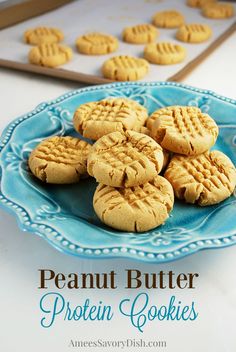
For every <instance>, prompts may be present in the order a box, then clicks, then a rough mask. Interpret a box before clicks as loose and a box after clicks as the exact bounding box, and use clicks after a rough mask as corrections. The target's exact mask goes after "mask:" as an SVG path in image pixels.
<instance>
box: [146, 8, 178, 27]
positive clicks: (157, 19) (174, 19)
mask: <svg viewBox="0 0 236 352" xmlns="http://www.w3.org/2000/svg"><path fill="white" fill-rule="evenodd" d="M152 23H153V24H154V26H156V27H159V28H178V27H180V26H182V25H183V24H184V17H183V15H182V14H181V13H180V12H178V11H175V10H168V11H162V12H157V13H156V14H155V15H154V16H153V19H152Z"/></svg>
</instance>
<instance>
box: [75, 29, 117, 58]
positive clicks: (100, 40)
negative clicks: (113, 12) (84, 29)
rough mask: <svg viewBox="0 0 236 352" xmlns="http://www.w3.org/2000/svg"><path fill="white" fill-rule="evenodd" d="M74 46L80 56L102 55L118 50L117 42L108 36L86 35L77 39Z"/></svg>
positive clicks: (98, 34)
mask: <svg viewBox="0 0 236 352" xmlns="http://www.w3.org/2000/svg"><path fill="white" fill-rule="evenodd" d="M76 46H77V49H78V51H79V52H80V53H82V54H86V55H104V54H109V53H112V52H114V51H116V50H117V49H118V40H117V39H116V38H115V37H113V36H112V35H108V34H103V33H88V34H84V35H82V36H81V37H79V38H78V39H77V41H76Z"/></svg>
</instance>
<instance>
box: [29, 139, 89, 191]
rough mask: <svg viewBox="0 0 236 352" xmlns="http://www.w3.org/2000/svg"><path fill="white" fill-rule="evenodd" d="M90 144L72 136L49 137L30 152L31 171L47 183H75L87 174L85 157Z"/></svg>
mask: <svg viewBox="0 0 236 352" xmlns="http://www.w3.org/2000/svg"><path fill="white" fill-rule="evenodd" d="M91 148H92V146H91V145H90V144H88V143H86V142H85V141H82V140H80V139H78V138H73V137H57V136H56V137H51V138H48V139H45V140H44V141H43V142H41V143H40V144H39V145H38V146H37V147H36V148H35V149H34V150H33V151H32V152H31V154H30V157H29V167H30V170H31V171H32V173H33V174H34V175H35V176H36V177H37V178H39V179H40V180H41V181H43V182H47V183H57V184H65V183H76V182H78V181H79V180H80V177H81V176H82V175H86V174H87V157H88V153H89V151H90V149H91Z"/></svg>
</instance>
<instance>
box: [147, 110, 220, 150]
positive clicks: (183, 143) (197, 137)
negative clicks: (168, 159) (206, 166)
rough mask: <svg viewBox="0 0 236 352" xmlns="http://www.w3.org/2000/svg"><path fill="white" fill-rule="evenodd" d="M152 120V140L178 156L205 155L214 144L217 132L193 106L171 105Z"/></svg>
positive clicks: (214, 125)
mask: <svg viewBox="0 0 236 352" xmlns="http://www.w3.org/2000/svg"><path fill="white" fill-rule="evenodd" d="M151 120H153V122H152V124H151V137H152V138H154V139H155V140H156V141H157V142H158V143H159V144H160V145H161V146H162V148H165V149H167V150H169V151H171V152H174V153H177V154H184V155H198V154H201V153H204V152H205V151H207V150H208V149H210V147H212V146H213V145H214V144H215V142H216V139H217V136H218V132H219V130H218V127H217V125H216V123H215V121H214V120H213V119H212V118H211V117H210V116H209V115H208V114H204V113H202V112H201V110H200V109H199V108H197V107H192V106H170V107H167V108H166V109H165V108H163V109H160V110H157V111H155V112H154V113H153V114H152V116H151ZM149 125H150V122H149Z"/></svg>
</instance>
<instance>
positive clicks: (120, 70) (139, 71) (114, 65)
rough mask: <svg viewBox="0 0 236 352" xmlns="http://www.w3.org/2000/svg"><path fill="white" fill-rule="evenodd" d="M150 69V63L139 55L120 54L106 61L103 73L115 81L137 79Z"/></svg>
mask: <svg viewBox="0 0 236 352" xmlns="http://www.w3.org/2000/svg"><path fill="white" fill-rule="evenodd" d="M148 71H149V63H148V62H147V61H146V60H144V59H140V58H138V57H133V56H128V55H120V56H114V57H112V58H110V59H108V60H107V61H105V62H104V64H103V66H102V73H103V76H104V77H105V78H109V79H111V80H113V81H137V80H139V79H141V78H143V77H144V76H145V75H146V74H147V73H148Z"/></svg>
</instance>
